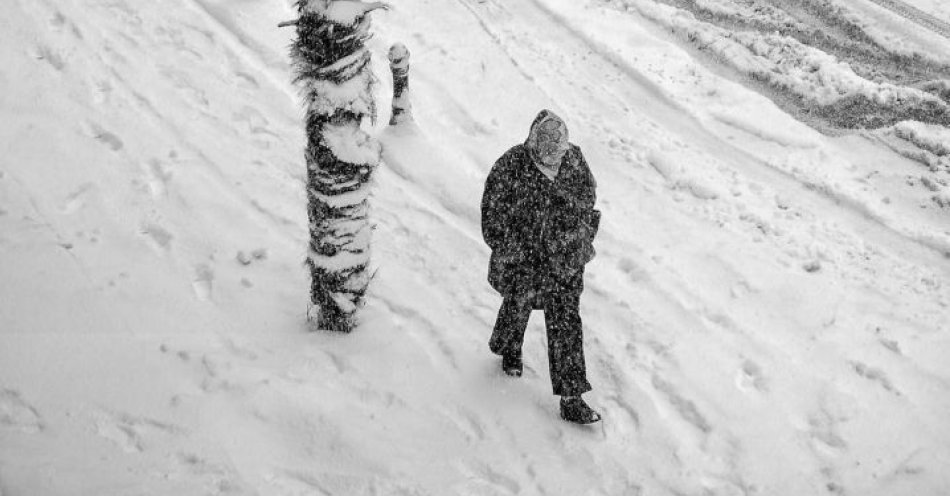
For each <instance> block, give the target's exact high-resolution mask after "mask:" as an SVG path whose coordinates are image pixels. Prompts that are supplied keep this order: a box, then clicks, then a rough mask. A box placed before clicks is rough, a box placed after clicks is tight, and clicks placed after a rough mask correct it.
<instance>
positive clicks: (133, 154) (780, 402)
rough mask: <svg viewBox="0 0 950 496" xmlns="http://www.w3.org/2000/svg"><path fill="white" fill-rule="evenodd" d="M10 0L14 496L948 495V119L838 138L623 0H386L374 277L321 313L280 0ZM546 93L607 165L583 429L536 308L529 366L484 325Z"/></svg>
mask: <svg viewBox="0 0 950 496" xmlns="http://www.w3.org/2000/svg"><path fill="white" fill-rule="evenodd" d="M719 3H724V2H723V1H719ZM914 3H915V4H917V6H918V8H921V9H924V8H926V5H923V4H924V3H926V2H923V0H919V1H916V2H914ZM932 3H933V4H934V5H937V4H939V3H940V2H932ZM9 4H10V5H8V6H7V13H6V14H5V15H4V16H3V17H0V33H2V34H0V39H2V41H3V43H2V44H0V115H2V120H0V145H2V147H3V153H2V154H0V280H2V281H3V283H4V284H3V286H2V287H0V494H2V495H3V496H10V495H13V496H18V495H33V494H38V495H39V494H42V495H112V494H115V495H118V494H123V495H125V494H143V495H144V494H154V495H172V494H174V495H190V494H195V495H205V494H260V495H310V494H334V495H336V494H339V495H363V494H366V495H369V494H384V495H400V494H401V495H421V494H431V495H443V494H459V495H495V494H528V495H530V494H549V495H560V494H591V495H595V494H597V495H617V494H642V495H674V494H675V495H684V494H685V495H701V494H702V495H705V494H712V495H738V494H746V495H751V494H759V495H801V494H851V495H862V496H864V495H882V496H883V495H895V494H914V495H935V496H936V495H941V494H946V493H947V492H950V475H948V474H947V472H946V470H945V467H947V466H948V464H950V423H948V422H947V421H946V414H947V412H948V411H950V362H948V361H947V360H946V357H947V356H948V355H950V327H948V325H950V318H948V317H950V210H948V208H947V207H944V206H943V205H944V203H942V202H943V201H944V200H942V199H946V198H947V196H946V195H947V185H946V182H947V180H948V179H950V174H948V171H950V169H948V167H946V165H945V164H946V163H945V161H941V160H945V156H946V155H947V151H948V150H947V148H945V145H942V144H941V143H945V141H943V140H944V139H945V137H946V132H947V130H946V128H942V127H940V126H933V125H930V126H926V125H923V124H919V123H913V122H908V123H902V124H899V125H898V126H895V127H894V128H893V129H889V130H886V131H884V132H877V133H861V132H855V133H848V134H844V135H841V136H837V137H829V136H826V135H823V134H820V133H818V132H816V131H814V130H813V129H812V128H810V127H808V126H806V125H804V124H802V123H800V122H798V121H797V120H795V119H794V118H792V117H791V116H789V115H788V114H786V113H785V112H784V111H782V110H781V109H780V107H778V106H776V105H775V104H774V103H773V102H772V101H770V100H769V99H768V98H767V97H766V96H763V94H762V93H760V92H757V91H754V90H751V89H748V88H747V86H745V85H744V84H743V83H744V82H745V81H743V80H742V79H741V78H738V77H736V76H735V73H734V67H733V66H732V65H730V62H728V61H729V60H732V59H729V58H728V57H726V59H725V60H726V61H727V63H725V64H723V65H721V66H720V65H717V64H715V63H711V62H710V60H709V58H708V57H707V56H706V55H705V54H706V52H701V53H699V52H697V51H696V49H695V45H693V43H692V41H691V40H690V39H689V38H688V37H683V36H682V33H675V32H671V31H670V27H669V24H667V23H664V21H663V20H664V19H673V20H674V21H676V22H681V23H686V22H693V21H692V20H690V19H688V18H687V16H688V14H685V13H676V12H668V14H669V15H668V16H667V15H666V14H663V15H662V16H661V15H651V12H653V10H651V9H665V8H666V7H662V6H655V5H652V4H651V3H650V2H645V1H643V0H622V1H621V0H614V1H609V2H606V1H599V0H598V1H582V2H578V1H572V0H523V1H517V2H513V1H502V0H454V1H448V0H446V1H439V2H434V1H425V0H416V1H405V2H399V3H398V4H397V5H396V7H395V8H394V9H393V10H391V11H388V12H385V13H378V14H374V16H375V30H376V33H377V36H376V38H375V39H374V41H373V43H372V50H373V52H374V54H375V61H374V64H375V66H376V71H377V74H379V75H380V76H381V85H380V87H379V95H378V96H379V99H380V104H381V107H382V108H385V107H386V106H387V105H388V95H389V92H390V88H389V78H388V75H387V72H388V67H387V66H386V63H385V53H386V50H387V49H388V47H389V46H390V45H391V44H392V43H394V42H397V41H401V42H404V43H405V44H406V45H407V46H408V47H409V48H410V50H411V51H412V53H413V55H412V72H411V86H412V91H413V95H412V101H413V107H414V112H415V116H416V122H417V124H416V125H414V126H404V127H401V128H396V129H393V128H388V127H387V126H386V125H385V123H386V122H387V121H388V119H387V118H386V117H388V116H386V115H383V116H381V119H380V120H379V123H377V124H376V125H374V126H373V127H372V131H373V133H374V134H375V135H376V136H377V137H378V138H379V139H380V140H381V142H382V143H383V145H384V158H385V162H386V163H385V164H384V165H383V166H382V167H381V168H380V169H379V170H378V171H377V175H376V183H377V184H376V190H375V197H374V200H373V202H374V218H375V220H376V222H377V223H378V226H377V229H376V231H375V238H374V247H375V252H374V261H375V265H376V266H377V267H378V272H377V276H376V278H375V280H374V282H373V286H372V289H371V295H370V298H369V303H368V305H367V307H366V308H365V309H364V311H363V315H364V322H363V325H362V326H361V327H360V328H359V329H358V330H357V331H356V332H354V333H353V334H351V335H345V336H344V335H333V334H326V333H319V332H318V333H311V332H307V331H306V328H307V326H306V323H305V321H304V315H305V311H306V305H307V287H308V280H307V274H306V271H305V269H304V267H303V265H302V262H303V260H304V255H305V250H306V238H307V229H306V211H305V206H304V205H305V198H304V192H303V183H302V181H303V178H304V170H303V153H302V150H303V146H304V136H303V130H302V123H301V117H302V115H303V111H302V110H301V108H300V105H299V102H298V99H297V96H296V91H295V90H294V89H293V88H292V87H291V86H290V84H289V81H290V80H291V78H292V75H291V73H290V71H289V68H288V65H287V62H288V61H287V56H286V47H287V45H288V43H289V41H290V37H291V36H292V35H293V30H292V29H283V30H280V29H277V28H276V24H277V23H278V22H280V21H283V20H287V19H291V18H292V17H293V9H292V6H291V5H290V4H291V2H290V1H289V0H245V1H242V2H227V1H225V0H166V1H164V2H157V3H155V2H131V1H130V0H95V1H92V2H79V1H76V0H70V1H53V0H39V1H27V0H11V2H9ZM938 6H939V5H938ZM933 13H934V15H940V14H941V12H940V11H939V10H937V11H934V12H933ZM677 19H678V20H677ZM683 25H685V24H683ZM753 46H756V45H754V44H753ZM787 63H788V64H792V63H793V61H788V62H787ZM784 67H790V66H789V65H786V66H784ZM788 73H789V74H791V73H792V71H788ZM815 91H816V94H811V95H808V96H811V97H816V96H817V92H818V90H815ZM541 108H551V109H552V110H555V111H556V112H558V113H559V114H560V115H562V116H564V117H565V119H566V120H567V122H568V125H569V126H570V127H571V130H572V139H573V141H574V142H575V143H576V144H578V145H579V146H581V147H582V148H583V150H584V152H585V155H586V156H587V159H588V162H589V163H590V164H591V166H592V169H593V171H594V174H595V176H596V177H597V179H598V182H599V185H600V186H599V190H598V206H599V208H600V209H601V210H602V211H603V214H604V218H603V221H602V227H601V234H600V237H599V238H598V240H597V242H596V244H595V246H596V247H597V250H598V257H597V258H596V259H595V260H594V261H593V262H592V263H591V265H590V266H589V267H588V271H587V290H586V292H585V294H584V298H583V300H582V315H583V317H584V319H585V333H586V337H587V340H586V350H587V354H588V368H589V374H590V377H591V381H592V383H593V384H594V388H595V390H594V391H593V392H592V393H591V394H589V395H588V400H589V401H590V402H591V403H592V404H593V405H594V406H595V407H598V408H599V409H600V410H601V411H602V413H603V414H604V417H605V419H604V422H603V423H602V424H599V425H596V426H594V427H593V428H581V427H577V426H573V425H569V424H565V423H564V422H562V421H560V420H559V419H558V418H557V410H556V405H557V404H556V398H555V397H553V396H551V395H550V394H549V391H550V389H549V383H548V378H547V372H546V371H547V366H546V353H545V350H544V339H543V319H542V318H541V315H540V314H537V313H536V314H535V315H534V316H533V317H532V322H531V324H530V327H529V332H528V338H527V343H526V349H525V354H526V356H525V358H526V363H527V370H526V375H525V377H524V378H522V379H519V380H513V379H509V378H507V377H505V376H503V375H502V374H500V372H499V370H498V362H497V359H496V357H494V356H492V355H491V354H490V353H489V352H488V350H487V345H486V342H487V339H488V336H489V334H490V330H491V326H492V323H493V319H494V314H495V311H496V310H497V306H498V305H499V303H500V299H499V297H498V296H497V295H496V294H494V293H493V292H492V290H491V289H490V288H489V286H488V284H487V282H486V281H485V276H486V271H487V262H488V251H487V248H486V247H485V246H484V244H483V243H482V242H481V238H480V232H479V213H478V202H479V199H480V195H481V187H482V184H483V181H484V178H485V176H486V175H487V172H488V169H489V168H490V166H491V164H492V162H493V161H494V160H495V158H497V157H498V156H499V155H500V154H501V153H502V152H504V151H505V150H506V149H507V148H508V147H510V146H511V145H513V144H514V143H516V142H519V141H521V140H523V139H524V137H525V135H526V133H527V127H528V124H529V123H530V121H531V119H532V118H533V117H534V115H535V114H536V113H537V111H538V110H540V109H541ZM368 125H369V124H368ZM928 154H929V155H928ZM909 157H915V158H916V159H917V160H915V159H913V158H909ZM946 205H948V206H950V201H947V202H946Z"/></svg>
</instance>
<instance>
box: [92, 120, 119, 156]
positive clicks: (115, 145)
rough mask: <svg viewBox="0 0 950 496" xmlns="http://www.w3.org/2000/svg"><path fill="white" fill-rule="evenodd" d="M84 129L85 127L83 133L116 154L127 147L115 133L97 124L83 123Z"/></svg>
mask: <svg viewBox="0 0 950 496" xmlns="http://www.w3.org/2000/svg"><path fill="white" fill-rule="evenodd" d="M82 127H83V131H85V133H86V134H87V135H88V136H89V137H90V138H93V139H95V140H96V141H98V142H100V143H102V144H103V145H105V146H106V147H107V148H109V149H110V150H112V151H114V152H117V151H119V150H121V149H122V148H124V147H125V144H124V143H123V142H122V139H120V138H119V137H118V136H117V135H116V134H115V133H113V132H111V131H108V130H106V129H105V128H103V127H102V126H100V125H99V124H97V123H95V122H92V121H86V122H84V123H83V125H82Z"/></svg>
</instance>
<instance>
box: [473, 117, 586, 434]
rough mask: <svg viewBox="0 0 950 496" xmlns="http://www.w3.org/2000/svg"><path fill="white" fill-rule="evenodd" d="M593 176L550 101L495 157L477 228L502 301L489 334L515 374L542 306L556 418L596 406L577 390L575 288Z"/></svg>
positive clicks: (577, 417) (581, 384) (575, 418)
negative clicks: (531, 321) (518, 140)
mask: <svg viewBox="0 0 950 496" xmlns="http://www.w3.org/2000/svg"><path fill="white" fill-rule="evenodd" d="M596 186H597V184H596V182H595V181H594V176H593V175H592V174H591V171H590V168H589V167H588V166H587V161H586V160H584V155H583V154H582V153H581V150H580V148H578V147H577V146H576V145H573V144H571V143H569V142H568V131H567V125H566V124H565V123H564V121H563V120H562V119H561V118H560V117H558V116H557V115H555V114H554V113H553V112H551V111H549V110H543V111H541V112H540V113H539V114H538V116H537V117H536V118H535V119H534V122H533V123H532V124H531V129H530V132H529V133H528V139H527V140H526V141H525V142H524V143H523V144H519V145H515V146H514V147H512V148H511V149H510V150H508V151H507V152H505V154H504V155H502V156H501V158H499V159H498V161H497V162H495V165H494V166H493V167H492V169H491V172H490V173H489V174H488V179H487V180H486V181H485V191H484V194H483V195H482V205H481V211H482V236H483V237H484V239H485V242H486V243H487V244H488V246H489V247H490V248H491V250H492V253H491V260H490V262H489V269H488V281H489V283H490V284H491V286H492V287H493V288H494V289H495V290H496V291H498V292H499V293H500V294H501V295H502V297H503V302H502V304H501V309H500V310H499V311H498V318H497V320H496V322H495V327H494V330H493V332H492V336H491V339H490V340H489V348H490V349H491V351H492V352H493V353H495V354H497V355H501V357H502V361H501V362H502V369H503V370H504V371H505V373H506V374H508V375H510V376H514V377H520V376H521V373H522V369H523V364H522V360H521V355H522V354H521V347H522V344H523V343H524V334H525V329H526V328H527V325H528V318H529V316H530V315H531V311H532V310H543V311H544V320H545V327H546V329H547V335H548V361H549V364H550V374H551V384H552V386H553V389H554V394H555V395H558V396H560V397H561V404H560V406H561V418H563V419H565V420H568V421H571V422H576V423H582V424H589V423H593V422H597V421H598V420H600V414H598V413H597V412H596V411H594V410H593V409H591V408H590V406H588V405H587V403H585V402H584V400H583V399H582V398H581V395H582V394H583V393H586V392H587V391H590V390H591V385H590V383H589V382H588V381H587V371H586V365H585V362H584V335H583V329H582V323H581V317H580V295H581V292H582V291H583V290H584V265H585V264H587V262H589V261H590V260H591V259H592V258H593V257H594V247H593V241H594V236H595V235H596V234H597V228H598V226H599V223H600V212H599V211H597V210H595V209H594V202H595V200H596V193H595V189H596Z"/></svg>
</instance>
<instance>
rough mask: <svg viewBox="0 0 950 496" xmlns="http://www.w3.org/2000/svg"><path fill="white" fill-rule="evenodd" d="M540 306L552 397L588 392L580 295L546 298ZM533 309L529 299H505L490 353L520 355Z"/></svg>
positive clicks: (559, 295) (496, 324) (491, 342)
mask: <svg viewBox="0 0 950 496" xmlns="http://www.w3.org/2000/svg"><path fill="white" fill-rule="evenodd" d="M540 306H541V307H542V310H544V325H545V328H546V329H547V334H548V363H549V365H550V369H551V386H552V387H553V389H554V394H556V395H558V396H579V395H580V394H582V393H586V392H587V391H590V390H591V386H590V383H589V382H587V366H586V365H585V363H584V331H583V328H582V323H581V314H580V295H579V294H573V293H567V294H556V295H547V296H544V297H541V301H540ZM534 307H535V302H534V301H532V300H531V299H527V298H518V297H506V298H505V300H504V301H503V302H502V304H501V309H500V310H499V311H498V319H497V320H496V321H495V329H494V331H493V332H492V336H491V340H489V342H488V346H489V348H491V351H492V352H493V353H495V354H498V355H504V354H506V353H521V346H522V345H523V344H524V333H525V329H527V327H528V318H529V317H530V316H531V310H532V309H533V308H534Z"/></svg>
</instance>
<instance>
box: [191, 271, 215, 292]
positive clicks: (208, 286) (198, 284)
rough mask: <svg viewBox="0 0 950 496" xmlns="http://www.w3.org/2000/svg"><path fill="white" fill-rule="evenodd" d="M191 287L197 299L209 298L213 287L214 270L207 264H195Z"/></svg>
mask: <svg viewBox="0 0 950 496" xmlns="http://www.w3.org/2000/svg"><path fill="white" fill-rule="evenodd" d="M191 287H192V289H193V290H194V292H195V297H196V298H198V300H199V301H209V300H211V292H212V289H213V287H214V270H212V269H211V267H210V266H209V265H207V264H198V265H196V266H195V278H194V280H192V282H191Z"/></svg>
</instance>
